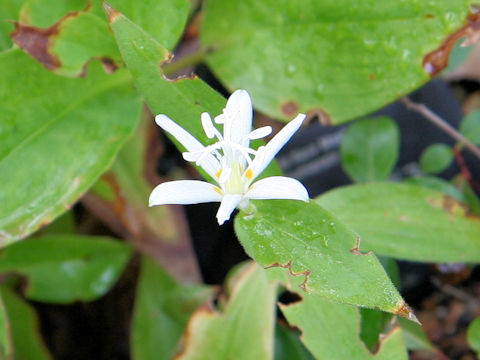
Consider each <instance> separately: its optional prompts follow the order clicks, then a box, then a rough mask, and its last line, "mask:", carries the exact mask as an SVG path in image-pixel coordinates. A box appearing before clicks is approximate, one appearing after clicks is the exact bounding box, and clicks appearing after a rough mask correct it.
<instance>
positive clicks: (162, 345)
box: [131, 257, 212, 360]
mask: <svg viewBox="0 0 480 360" xmlns="http://www.w3.org/2000/svg"><path fill="white" fill-rule="evenodd" d="M211 295H212V289H211V288H208V287H206V286H200V285H189V286H182V285H179V284H177V283H176V282H175V281H174V280H173V279H172V278H171V277H170V276H169V275H167V273H166V272H165V271H164V270H163V269H162V268H160V267H159V266H158V265H157V264H155V263H154V262H153V261H152V260H150V259H149V258H147V257H143V258H142V266H141V273H140V280H139V284H138V288H137V295H136V297H135V299H136V300H135V309H134V314H133V326H132V337H131V347H132V357H133V359H138V360H149V359H152V360H157V359H159V354H161V357H162V358H165V359H170V358H172V356H173V355H174V350H175V348H176V346H177V343H178V340H179V339H180V338H181V335H182V333H183V330H184V328H185V326H186V324H187V322H188V319H189V318H190V316H191V315H192V313H193V312H194V311H195V310H196V308H197V307H198V306H199V305H200V304H201V303H203V302H205V301H207V299H208V297H209V296H211Z"/></svg>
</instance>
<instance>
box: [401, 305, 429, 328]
mask: <svg viewBox="0 0 480 360" xmlns="http://www.w3.org/2000/svg"><path fill="white" fill-rule="evenodd" d="M394 313H395V314H396V315H399V316H401V317H404V318H406V319H408V320H410V321H413V322H415V323H417V324H418V325H420V326H422V323H421V322H420V321H419V320H418V318H417V316H416V315H415V314H414V313H413V310H412V308H411V307H410V306H408V305H407V304H406V303H405V302H402V303H400V305H399V306H398V307H396V308H395V310H394Z"/></svg>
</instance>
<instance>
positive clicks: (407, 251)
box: [316, 183, 480, 262]
mask: <svg viewBox="0 0 480 360" xmlns="http://www.w3.org/2000/svg"><path fill="white" fill-rule="evenodd" d="M316 202H318V203H319V204H320V205H322V206H324V207H325V208H327V209H328V210H329V211H332V212H333V213H335V214H336V215H337V216H338V217H339V219H340V220H341V221H343V222H344V223H345V224H347V225H348V226H349V227H350V228H352V229H353V230H354V231H355V232H356V233H357V234H359V235H360V236H361V246H360V248H361V250H362V251H368V250H372V251H374V252H375V253H377V254H381V255H386V256H390V257H394V258H397V259H406V260H412V261H424V262H464V261H466V262H469V261H471V262H479V261H480V221H479V218H478V217H476V216H473V215H470V214H469V213H468V210H467V209H466V208H465V206H464V205H463V204H462V203H459V202H458V201H456V200H455V199H453V198H451V197H449V196H447V195H445V194H442V193H440V192H438V191H435V190H431V189H426V188H423V187H418V186H415V185H407V184H396V183H377V184H362V185H352V186H346V187H341V188H338V189H335V190H332V191H329V192H327V193H326V194H324V195H322V196H320V197H318V198H317V199H316Z"/></svg>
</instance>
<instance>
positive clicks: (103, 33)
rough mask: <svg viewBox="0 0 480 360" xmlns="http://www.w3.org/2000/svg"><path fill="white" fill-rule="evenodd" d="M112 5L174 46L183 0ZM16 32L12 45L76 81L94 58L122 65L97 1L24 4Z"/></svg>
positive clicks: (117, 0)
mask: <svg viewBox="0 0 480 360" xmlns="http://www.w3.org/2000/svg"><path fill="white" fill-rule="evenodd" d="M111 2H112V4H113V5H114V6H118V7H119V8H120V9H122V10H123V11H125V12H126V14H128V15H129V16H132V17H133V18H134V19H135V21H137V22H138V23H139V24H140V25H141V26H142V27H144V28H145V29H146V30H147V31H148V32H150V33H151V34H152V35H153V36H154V37H156V38H158V39H160V40H161V41H163V42H164V43H165V45H166V46H167V47H168V48H172V47H173V46H174V45H175V44H176V42H177V41H178V38H179V37H180V34H181V33H182V30H183V28H184V26H185V23H186V20H187V16H188V12H189V2H188V1H187V0H174V1H171V0H147V1H127V0H112V1H111ZM52 8H53V9H54V10H53V11H52ZM160 14H161V18H162V20H161V21H159V16H160ZM32 26H34V27H32ZM36 26H39V27H42V28H40V29H39V28H36ZM16 28H17V30H16V32H15V34H14V35H13V39H14V40H15V42H16V43H17V44H18V45H19V46H20V47H22V48H23V49H24V50H25V51H27V52H28V53H30V54H32V56H34V57H35V58H36V59H37V60H39V61H40V62H42V63H43V64H44V65H45V66H46V67H47V68H48V69H50V70H52V71H54V72H55V73H57V74H61V75H67V76H78V75H80V74H82V73H83V72H84V67H85V65H86V64H87V63H88V62H89V61H90V60H91V59H93V58H97V59H101V60H102V61H103V62H104V63H105V65H106V66H108V67H111V66H114V67H115V66H117V65H119V64H120V63H121V60H120V54H119V52H118V49H117V46H116V43H115V40H114V39H113V38H112V35H111V32H110V30H109V27H108V23H107V21H106V19H105V15H104V13H103V11H102V7H101V1H99V0H95V1H91V2H89V3H88V5H86V2H85V1H81V2H79V1H68V2H65V1H63V0H54V1H52V0H29V1H28V2H27V3H26V4H25V6H24V7H23V8H22V23H21V24H18V25H17V27H16ZM45 29H48V30H45ZM40 39H43V40H42V41H45V42H47V41H48V46H45V47H42V46H41V45H39V43H41V42H40ZM33 40H35V41H33Z"/></svg>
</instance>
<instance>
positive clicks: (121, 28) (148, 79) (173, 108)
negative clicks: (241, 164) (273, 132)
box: [105, 5, 280, 178]
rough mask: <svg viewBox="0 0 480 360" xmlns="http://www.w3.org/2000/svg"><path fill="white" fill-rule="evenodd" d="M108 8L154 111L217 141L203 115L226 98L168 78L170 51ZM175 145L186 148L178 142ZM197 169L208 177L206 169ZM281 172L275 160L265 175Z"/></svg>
mask: <svg viewBox="0 0 480 360" xmlns="http://www.w3.org/2000/svg"><path fill="white" fill-rule="evenodd" d="M105 8H106V12H107V14H108V17H109V20H110V26H111V28H112V30H113V33H114V35H115V38H116V40H117V43H118V47H119V48H120V52H121V54H122V57H123V60H124V61H125V63H126V65H127V67H128V68H129V70H130V72H131V73H132V75H133V78H134V79H135V81H136V84H137V87H138V89H139V90H140V92H141V93H142V94H143V96H144V97H145V101H146V102H147V104H148V106H149V107H150V109H151V110H152V112H153V113H154V114H160V113H162V114H166V115H167V116H169V117H170V118H171V119H173V120H174V121H175V122H177V123H178V124H180V125H181V126H182V127H183V128H185V129H186V130H188V131H189V132H190V133H191V134H192V135H193V136H195V137H196V138H197V139H198V140H199V141H200V142H202V143H204V144H206V145H207V144H211V143H212V142H214V141H215V140H213V139H208V138H207V137H206V135H205V132H204V130H203V128H202V125H201V121H200V115H201V114H202V113H203V112H209V113H210V114H211V115H212V116H216V115H218V114H220V113H221V112H222V109H223V107H224V106H225V99H224V98H223V97H222V96H221V95H220V94H219V93H217V92H216V91H215V90H213V89H212V88H211V87H209V86H208V85H207V84H206V83H204V82H203V81H202V80H201V79H199V78H197V77H193V78H182V79H178V80H175V81H170V80H168V79H166V78H165V77H164V75H163V73H162V68H161V67H160V65H162V64H164V63H165V62H166V61H168V59H169V58H170V56H171V54H170V53H169V51H168V50H167V49H166V48H165V47H164V46H163V45H160V44H159V43H158V42H157V41H156V40H155V39H153V38H152V37H151V36H150V35H149V34H147V33H146V32H145V31H143V30H142V29H141V28H140V27H138V26H137V25H135V24H134V23H132V22H131V21H130V20H129V19H127V18H126V17H125V16H123V15H122V14H121V13H119V12H118V11H116V10H115V9H113V8H112V7H110V6H108V5H105ZM132 39H135V41H132ZM172 140H173V141H175V142H176V140H175V139H172ZM176 144H177V146H178V147H179V148H180V149H181V150H184V148H183V147H182V146H181V145H179V144H178V142H176ZM258 144H259V143H258V142H257V145H258ZM197 169H199V171H200V172H202V174H203V175H204V176H205V177H207V178H208V175H206V173H205V172H203V171H202V170H201V169H200V168H198V167H197ZM279 172H280V170H279V168H278V166H276V165H275V164H274V163H272V164H271V165H270V166H269V169H267V170H266V171H265V172H264V176H265V174H270V175H271V174H278V173H279Z"/></svg>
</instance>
